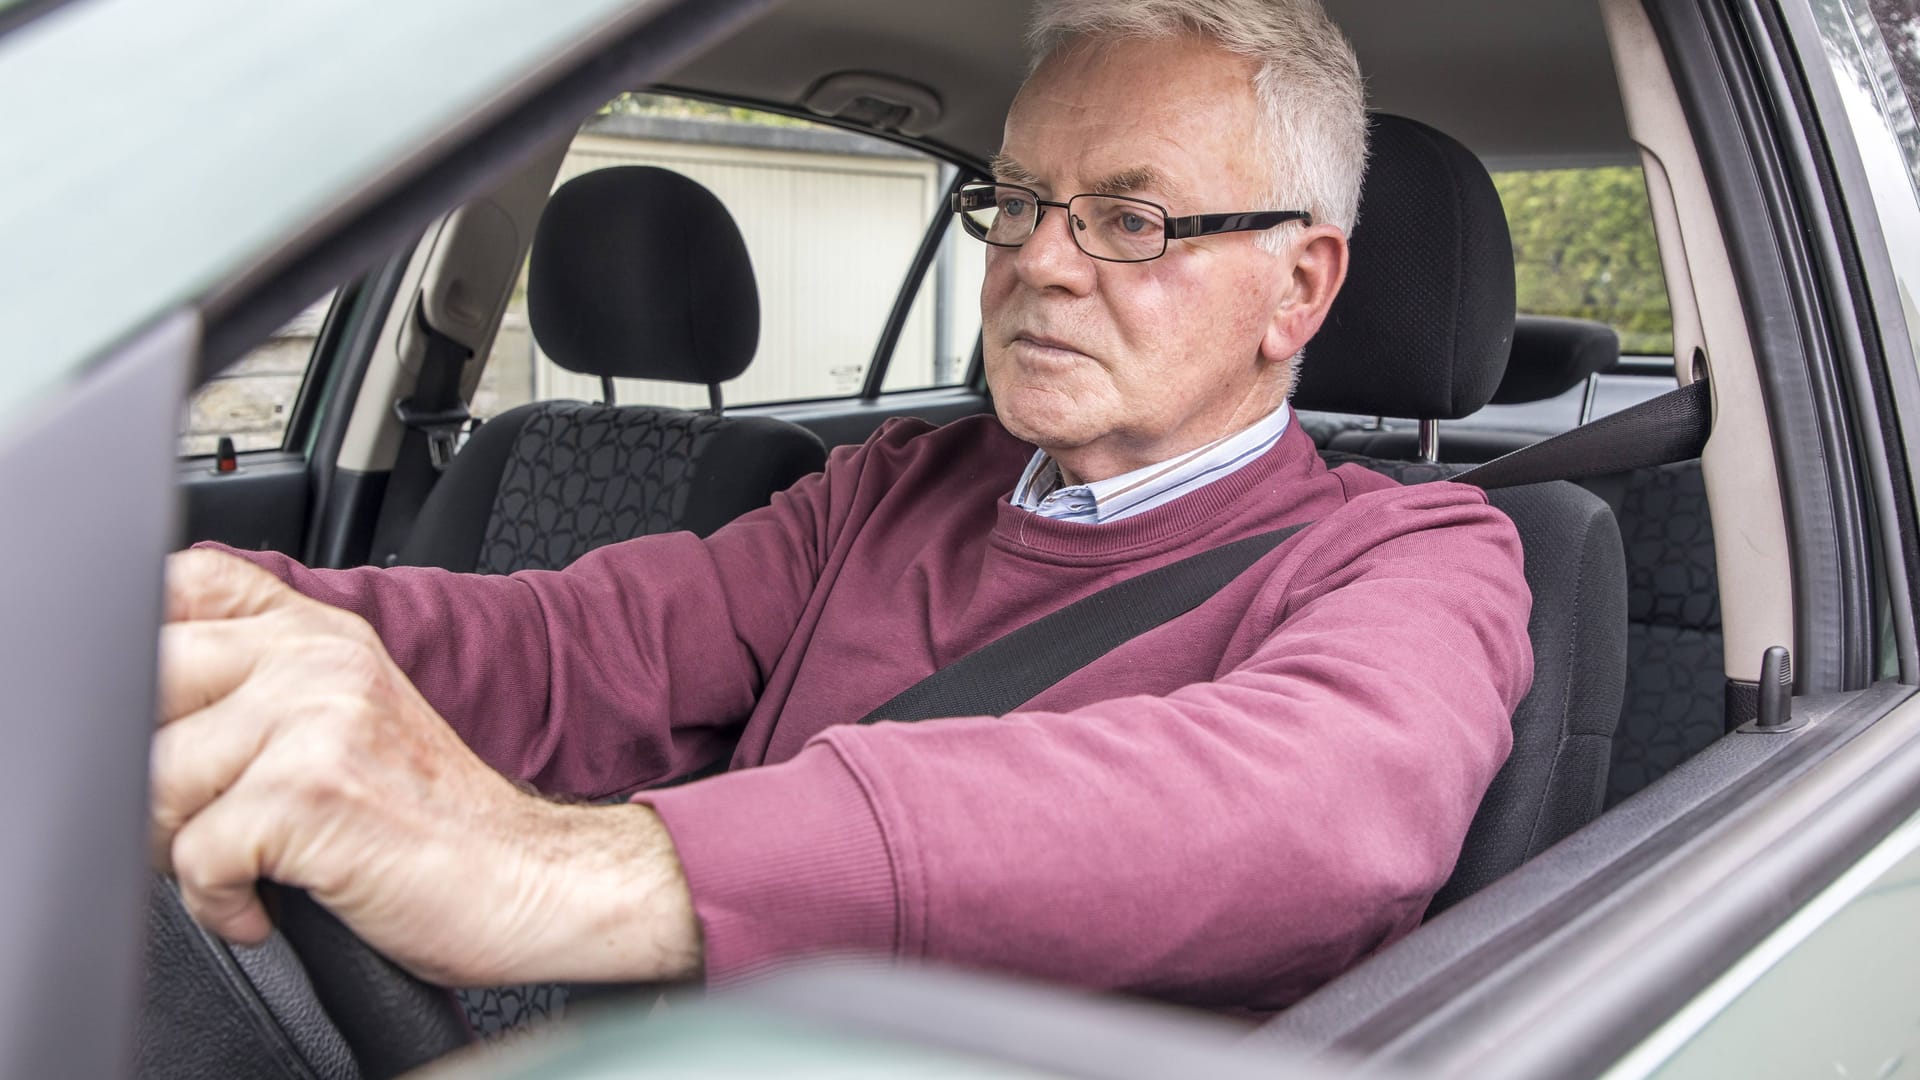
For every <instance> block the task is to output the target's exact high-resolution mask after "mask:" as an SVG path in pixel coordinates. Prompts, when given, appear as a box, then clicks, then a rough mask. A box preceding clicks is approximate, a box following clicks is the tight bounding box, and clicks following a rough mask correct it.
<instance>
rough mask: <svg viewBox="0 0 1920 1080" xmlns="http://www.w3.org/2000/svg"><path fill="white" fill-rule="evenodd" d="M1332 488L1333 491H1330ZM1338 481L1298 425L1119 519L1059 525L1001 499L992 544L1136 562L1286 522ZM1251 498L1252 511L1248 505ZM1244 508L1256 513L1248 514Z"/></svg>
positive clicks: (1072, 558)
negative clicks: (1236, 530)
mask: <svg viewBox="0 0 1920 1080" xmlns="http://www.w3.org/2000/svg"><path fill="white" fill-rule="evenodd" d="M1329 485H1331V488H1330V487H1329ZM1338 487H1339V481H1338V480H1336V479H1334V478H1333V477H1332V476H1331V475H1330V474H1329V473H1328V472H1327V468H1326V466H1325V465H1323V464H1322V463H1321V461H1320V455H1319V453H1318V452H1317V451H1316V450H1315V449H1314V445H1313V439H1312V438H1311V437H1310V436H1308V435H1307V433H1306V431H1305V429H1304V428H1303V427H1302V426H1301V425H1299V424H1292V423H1290V424H1287V425H1286V430H1285V431H1284V432H1282V434H1281V436H1280V439H1279V441H1278V442H1276V443H1274V444H1273V446H1272V447H1271V448H1269V449H1268V450H1267V451H1266V452H1265V453H1264V454H1261V455H1260V456H1259V457H1257V458H1255V459H1254V460H1252V461H1250V462H1248V463H1247V464H1246V465H1244V466H1242V467H1241V468H1239V469H1236V470H1234V471H1233V472H1231V473H1229V474H1227V475H1226V476H1223V477H1221V478H1219V479H1217V480H1215V481H1213V482H1212V483H1209V484H1205V485H1203V486H1201V487H1198V488H1195V489H1193V490H1191V491H1188V492H1187V493H1186V494H1183V495H1180V496H1179V497H1177V498H1175V499H1173V500H1172V501H1170V502H1166V503H1163V504H1161V505H1159V506H1155V507H1153V508H1152V509H1150V510H1145V511H1143V512H1141V513H1138V514H1135V515H1132V516H1130V517H1125V518H1122V519H1121V520H1119V521H1109V522H1085V521H1061V520H1056V519H1053V518H1047V517H1042V516H1040V515H1039V514H1035V513H1033V512H1031V511H1029V510H1024V509H1022V508H1020V507H1019V506H1016V505H1014V504H1013V503H1012V502H1011V501H1009V500H1005V499H1002V500H1001V501H1000V503H999V505H998V507H997V508H996V509H997V514H998V516H997V519H996V521H995V524H994V539H995V542H996V543H1002V544H1005V545H1009V546H1011V547H1014V548H1018V549H1023V550H1026V551H1028V552H1031V553H1036V554H1042V555H1052V556H1056V557H1059V558H1061V559H1064V560H1068V561H1088V560H1091V561H1103V560H1106V559H1111V558H1128V559H1133V558H1139V557H1142V556H1144V555H1146V554H1148V553H1150V552H1151V551H1153V550H1155V549H1161V548H1169V547H1175V546H1178V545H1180V544H1183V543H1187V542H1190V541H1191V540H1192V538H1193V536H1194V535H1195V534H1199V533H1204V532H1206V531H1208V530H1217V529H1221V528H1223V527H1231V526H1232V525H1233V524H1234V523H1236V522H1242V521H1248V520H1250V519H1251V520H1252V521H1253V522H1254V523H1255V524H1256V525H1259V524H1261V523H1265V522H1272V524H1273V527H1278V526H1279V525H1281V524H1285V523H1286V522H1287V521H1288V520H1289V519H1290V518H1291V517H1292V516H1294V515H1296V514H1298V513H1299V512H1300V509H1301V508H1302V507H1304V506H1305V505H1306V504H1308V503H1309V502H1310V501H1312V500H1314V499H1315V497H1316V496H1319V495H1322V494H1325V493H1327V492H1328V491H1330V490H1331V491H1333V492H1334V494H1335V497H1338V491H1337V489H1338ZM1249 500H1253V501H1254V503H1256V504H1258V505H1257V506H1250V505H1249ZM1249 509H1254V510H1256V513H1254V514H1249V513H1248V512H1247V511H1248V510H1249Z"/></svg>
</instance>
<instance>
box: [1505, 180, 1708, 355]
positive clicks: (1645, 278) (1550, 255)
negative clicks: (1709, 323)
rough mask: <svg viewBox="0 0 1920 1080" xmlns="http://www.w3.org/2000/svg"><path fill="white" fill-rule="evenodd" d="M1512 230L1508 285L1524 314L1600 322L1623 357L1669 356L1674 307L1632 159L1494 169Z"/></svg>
mask: <svg viewBox="0 0 1920 1080" xmlns="http://www.w3.org/2000/svg"><path fill="white" fill-rule="evenodd" d="M1493 184H1494V187H1495V188H1497V189H1498V190H1499V192H1500V201H1501V203H1503V204H1504V205H1505V207H1506V211H1507V225H1508V228H1509V229H1510V230H1511V231H1512V233H1513V267H1514V284H1515V287H1516V289H1517V292H1518V297H1517V299H1518V303H1519V309H1520V311H1521V313H1522V314H1527V315H1561V316H1565V317H1568V318H1575V319H1592V320H1594V321H1595V322H1603V323H1606V324H1607V325H1609V326H1611V327H1613V328H1614V330H1615V331H1617V332H1618V333H1619V334H1620V351H1621V353H1622V354H1624V355H1627V356H1672V355H1673V313H1672V312H1671V311H1670V310H1669V309H1668V307H1667V284H1666V279H1665V278H1664V276H1663V275H1662V274H1661V273H1660V250H1659V246H1658V245H1657V244H1656V243H1655V241H1654V236H1653V217H1652V214H1651V213H1650V211H1649V210H1648V208H1647V185H1646V180H1645V178H1644V177H1643V176H1642V174H1641V172H1640V170H1639V169H1638V168H1637V167H1633V166H1607V167H1602V168H1589V169H1529V170H1524V171H1513V172H1496V173H1494V174H1493Z"/></svg>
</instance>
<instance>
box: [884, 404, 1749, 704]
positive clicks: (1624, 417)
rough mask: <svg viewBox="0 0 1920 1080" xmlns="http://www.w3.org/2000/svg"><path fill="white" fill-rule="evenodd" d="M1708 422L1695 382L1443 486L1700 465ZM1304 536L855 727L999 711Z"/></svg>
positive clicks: (1159, 583)
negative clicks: (1696, 461)
mask: <svg viewBox="0 0 1920 1080" xmlns="http://www.w3.org/2000/svg"><path fill="white" fill-rule="evenodd" d="M1712 419H1713V417H1712V398H1711V396H1710V394H1709V392H1708V389H1707V384H1706V382H1705V380H1700V381H1696V382H1693V383H1690V384H1689V385H1687V386H1683V387H1681V388H1680V389H1678V390H1674V391H1670V392H1668V393H1665V394H1662V395H1660V396H1659V397H1657V398H1653V399H1651V400H1648V401H1643V402H1641V403H1640V404H1638V405H1635V406H1632V407H1631V408H1627V409H1622V410H1621V411H1619V412H1617V413H1613V414H1612V415H1610V416H1606V417H1603V418H1602V419H1599V420H1596V421H1594V422H1593V423H1591V424H1583V425H1581V426H1580V427H1577V428H1574V429H1573V430H1572V431H1568V432H1564V433H1562V434H1560V435H1556V436H1554V437H1553V438H1551V439H1546V440H1544V441H1542V442H1538V443H1535V444H1533V445H1532V446H1529V447H1525V448H1523V449H1520V450H1516V451H1514V452H1513V453H1511V454H1508V455H1506V456H1505V457H1500V458H1495V459H1494V460H1492V461H1489V462H1487V463H1486V464H1484V465H1481V466H1479V467H1478V468H1475V469H1471V470H1469V471H1467V472H1464V473H1462V474H1460V475H1459V476H1456V477H1454V478H1453V479H1454V481H1455V482H1456V483H1462V484H1472V485H1474V486H1476V487H1481V488H1500V487H1516V486H1518V485H1521V484H1537V483H1542V482H1545V481H1548V480H1579V479H1584V478H1587V477H1592V476H1601V475H1605V474H1607V473H1615V472H1626V471H1628V470H1631V469H1638V468H1644V467H1647V466H1651V465H1666V464H1670V463H1673V462H1676V461H1689V460H1692V459H1693V458H1696V457H1699V456H1700V450H1701V448H1702V447H1704V446H1705V445H1706V441H1707V435H1708V434H1709V430H1710V428H1711V425H1712ZM1306 527H1307V525H1306V524H1300V525H1289V526H1288V527H1286V528H1284V529H1279V530H1276V531H1274V532H1267V533H1260V534H1259V535H1257V536H1249V537H1246V538H1245V539H1242V540H1236V541H1234V542H1232V543H1230V544H1223V545H1221V546H1220V547H1217V548H1213V549H1211V550H1209V551H1203V552H1201V553H1200V554H1198V555H1191V556H1188V557H1187V558H1185V559H1182V560H1180V561H1179V562H1176V563H1169V564H1168V565H1166V566H1162V567H1159V568H1157V569H1154V570H1149V571H1147V572H1146V573H1144V574H1140V575H1138V576H1137V577H1132V578H1128V579H1127V580H1125V581H1122V582H1120V583H1118V584H1116V585H1109V586H1108V587H1106V588H1105V589H1102V590H1100V591H1099V592H1097V593H1094V594H1093V595H1091V596H1086V597H1082V598H1081V599H1079V600H1076V601H1074V602H1073V603H1071V604H1068V605H1067V606H1066V607H1063V608H1061V609H1060V610H1058V611H1056V612H1054V613H1052V614H1050V615H1045V616H1042V617H1041V618H1039V619H1036V620H1034V621H1033V622H1030V623H1028V624H1027V625H1025V626H1022V627H1020V628H1019V629H1017V630H1011V631H1009V632H1007V633H1005V634H1003V635H1001V636H1000V637H998V638H995V639H994V640H993V641H990V642H988V643H987V644H985V645H983V646H981V647H980V648H978V649H975V650H974V651H973V652H970V653H968V654H967V655H965V656H963V657H961V658H960V659H958V660H955V661H954V662H953V663H951V664H948V665H947V666H946V667H943V668H941V669H940V670H938V671H936V672H934V673H933V674H931V675H928V676H927V677H926V678H924V679H921V680H920V681H919V682H917V683H915V684H913V685H912V686H909V687H907V688H906V689H905V690H902V691H901V692H900V693H899V694H897V695H895V696H894V697H893V699H892V700H890V701H888V702H887V703H886V704H884V705H882V706H880V707H879V708H877V709H875V710H873V711H872V712H870V713H868V714H867V715H866V716H863V717H861V718H860V723H862V724H872V723H877V722H879V721H881V720H895V721H911V720H931V719H934V718H937V717H942V716H1003V715H1005V714H1007V713H1010V712H1012V711H1014V710H1015V709H1018V708H1019V707H1020V706H1022V705H1025V704H1026V703H1027V702H1029V701H1031V700H1033V699H1034V698H1035V697H1037V696H1039V694H1040V692H1041V691H1043V690H1045V689H1047V688H1048V687H1050V686H1052V685H1053V684H1055V683H1057V682H1059V681H1060V680H1061V679H1064V678H1066V677H1067V676H1068V675H1071V674H1073V673H1074V672H1076V671H1079V670H1080V669H1081V668H1083V667H1086V666H1087V665H1088V664H1091V663H1093V662H1094V661H1095V660H1098V659H1099V658H1100V657H1102V656H1105V655H1106V654H1107V653H1109V652H1112V651H1113V650H1114V649H1117V648H1119V647H1120V646H1121V645H1124V644H1126V643H1127V642H1128V641H1131V640H1133V639H1134V638H1136V637H1139V636H1140V635H1141V634H1144V633H1146V632H1147V631H1149V630H1151V629H1153V628H1154V627H1156V626H1159V625H1161V624H1162V623H1166V622H1170V621H1171V620H1173V619H1176V618H1179V617H1180V616H1181V615H1184V614H1186V613H1187V612H1189V611H1192V610H1193V609H1194V608H1197V607H1199V606H1200V605H1201V604H1203V603H1205V602H1206V601H1207V600H1208V598H1210V597H1212V596H1213V595H1214V594H1215V593H1217V592H1219V591H1220V590H1221V589H1223V588H1225V587H1226V585H1227V583H1228V582H1230V581H1232V580H1233V579H1234V578H1236V577H1239V576H1240V574H1241V573H1242V572H1244V571H1245V570H1246V569H1247V568H1248V567H1250V566H1252V565H1253V564H1254V563H1256V562H1258V561H1259V560H1260V558H1261V556H1263V555H1265V554H1267V553H1268V552H1270V551H1272V550H1273V549H1274V548H1276V547H1279V546H1280V544H1281V543H1282V542H1283V541H1285V540H1286V539H1287V538H1288V537H1290V536H1292V535H1293V534H1295V533H1297V532H1299V531H1300V530H1301V529H1304V528H1306Z"/></svg>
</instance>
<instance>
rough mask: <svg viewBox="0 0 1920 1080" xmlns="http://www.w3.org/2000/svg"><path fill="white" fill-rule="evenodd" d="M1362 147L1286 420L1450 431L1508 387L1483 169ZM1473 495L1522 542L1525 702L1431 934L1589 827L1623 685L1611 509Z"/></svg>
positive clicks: (1509, 248)
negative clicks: (1314, 414) (1341, 278)
mask: <svg viewBox="0 0 1920 1080" xmlns="http://www.w3.org/2000/svg"><path fill="white" fill-rule="evenodd" d="M1368 141H1369V147H1370V150H1371V160H1370V164H1369V166H1368V171H1367V179H1366V183H1365V187H1364V189H1363V191H1362V193H1361V198H1360V217H1359V221H1358V222H1357V223H1356V225H1355V227H1354V229H1353V234H1352V236H1351V238H1350V243H1351V258H1350V260H1349V270H1348V274H1347V281H1346V284H1345V286H1344V287H1343V288H1342V290H1341V292H1340V295H1339V297H1338V298H1337V299H1336V300H1335V301H1334V305H1333V308H1332V310H1331V311H1330V312H1329V313H1328V317H1327V321H1326V324H1325V325H1324V326H1323V327H1322V328H1321V331H1320V333H1319V334H1318V335H1316V336H1315V337H1314V339H1313V341H1312V342H1310V343H1309V345H1308V348H1307V360H1306V363H1305V365H1304V367H1303V368H1302V370H1301V375H1300V384H1299V387H1298V389H1297V390H1296V391H1295V393H1294V398H1293V403H1294V406H1295V408H1297V409H1309V410H1316V411H1324V412H1338V413H1356V414H1360V415H1365V416H1382V417H1397V418H1402V419H1410V420H1419V421H1424V422H1427V423H1430V424H1431V423H1434V422H1437V421H1440V420H1457V419H1459V418H1461V417H1464V416H1467V415H1469V414H1471V413H1473V412H1476V411H1478V410H1479V409H1480V408H1481V406H1483V405H1485V404H1486V403H1487V402H1488V401H1489V400H1491V399H1492V397H1493V396H1494V393H1495V391H1496V390H1497V388H1498V387H1499V386H1500V383H1501V380H1502V377H1503V376H1504V374H1505V371H1506V365H1507V358H1508V352H1509V349H1510V348H1511V345H1512V341H1513V331H1514V306H1515V305H1514V271H1513V243H1512V239H1511V237H1510V236H1509V234H1508V231H1507V219H1506V214H1505V211H1504V209H1503V208H1502V206H1501V204H1500V196H1499V193H1498V192H1497V191H1495V190H1494V186H1493V180H1492V178H1491V177H1490V176H1488V175H1487V170H1486V167H1485V166H1483V165H1481V164H1480V161H1479V159H1478V158H1476V157H1475V156H1474V155H1473V153H1472V151H1470V150H1468V149H1467V148H1466V147H1465V146H1462V145H1461V144H1460V143H1458V142H1456V141H1455V140H1453V139H1452V138H1450V137H1448V136H1447V135H1444V134H1442V133H1441V132H1439V131H1437V130H1435V129H1433V128H1431V127H1428V126H1427V125H1425V124H1422V123H1418V122H1416V121H1413V120H1408V119H1405V118H1403V117H1397V116H1390V115H1386V114H1378V113H1377V114H1374V115H1373V116H1372V117H1371V124H1370V132H1369V140H1368ZM1445 450H1446V448H1445V446H1444V444H1443V445H1441V446H1440V451H1441V456H1442V457H1443V458H1444V455H1445ZM1321 456H1322V457H1323V458H1325V459H1327V461H1328V463H1329V464H1341V463H1347V462H1357V463H1359V464H1362V465H1365V466H1366V467H1367V468H1370V469H1373V470H1374V471H1376V472H1381V473H1385V474H1387V475H1389V476H1392V477H1394V478H1395V479H1397V480H1399V481H1401V482H1402V483H1426V482H1431V481H1443V480H1447V479H1449V478H1451V477H1452V476H1455V475H1457V474H1458V473H1460V472H1463V471H1465V470H1464V467H1460V466H1449V465H1442V464H1439V463H1437V462H1425V461H1404V460H1394V459H1391V458H1384V457H1369V456H1364V455H1358V454H1345V453H1340V452H1337V451H1331V450H1323V451H1322V452H1321ZM1487 496H1488V501H1490V502H1491V503H1492V504H1493V505H1494V506H1495V507H1497V508H1499V509H1500V510H1501V511H1503V512H1505V513H1506V515H1507V516H1508V517H1509V518H1511V519H1513V523H1514V526H1515V528H1517V529H1518V530H1519V533H1520V542H1521V547H1522V549H1523V553H1524V561H1525V572H1526V578H1527V585H1528V587H1529V588H1530V589H1531V590H1532V592H1533V611H1532V614H1531V616H1530V617H1529V619H1528V623H1527V633H1528V636H1529V638H1530V639H1531V640H1532V643H1533V656H1534V676H1533V688H1532V689H1531V690H1530V691H1529V692H1528V694H1527V696H1526V697H1525V698H1524V699H1523V700H1522V701H1521V702H1520V706H1519V708H1518V709H1517V710H1515V712H1514V714H1513V750H1512V752H1511V753H1510V754H1509V755H1508V758H1507V762H1506V764H1505V765H1504V766H1503V767H1502V768H1501V770H1500V772H1499V773H1498V774H1497V775H1496V776H1495V777H1494V780H1493V783H1492V785H1491V786H1490V787H1489V788H1488V790H1487V794H1486V797H1485V798H1484V799H1483V800H1482V802H1481V804H1480V809H1479V812H1478V813H1477V814H1476V815H1475V817H1474V820H1473V825H1472V827H1471V828H1470V830H1469V831H1468V833H1467V838H1466V842H1465V845H1464V847H1463V848H1462V849H1461V852H1460V857H1459V860H1458V861H1457V862H1456V864H1455V866H1454V871H1453V875H1452V877H1451V878H1450V879H1449V880H1448V881H1447V883H1446V884H1445V885H1444V886H1443V887H1442V888H1441V890H1440V892H1439V894H1438V895H1437V896H1436V897H1435V898H1434V900H1433V903H1432V904H1431V905H1430V906H1429V907H1428V909H1427V914H1428V916H1429V917H1432V916H1433V915H1435V914H1437V913H1438V912H1440V911H1442V910H1444V909H1445V908H1447V907H1448V906H1450V905H1452V904H1454V903H1457V902H1459V901H1460V900H1461V899H1463V898H1465V897H1466V896H1468V895H1471V894H1472V893H1473V892H1475V891H1477V890H1478V889H1480V888H1481V887H1483V886H1485V885H1487V884H1489V883H1491V882H1492V881H1494V880H1495V879H1497V878H1499V877H1502V876H1504V875H1505V874H1506V873H1508V872H1509V871H1511V870H1513V869H1514V868H1515V867H1518V866H1519V865H1520V864H1521V863H1522V862H1525V861H1526V860H1527V859H1529V858H1531V857H1533V856H1534V855H1537V854H1539V853H1540V852H1541V851H1544V850H1546V849H1547V848H1548V847H1550V846H1552V845H1553V844H1555V843H1557V842H1559V841H1560V840H1561V839H1562V838H1564V837H1566V836H1567V835H1568V834H1569V833H1571V832H1573V831H1574V830H1575V829H1578V828H1579V827H1580V826H1582V825H1584V824H1586V823H1587V822H1588V821H1591V820H1593V818H1594V817H1596V816H1597V815H1598V814H1599V813H1600V810H1601V806H1602V804H1603V802H1604V800H1605V798H1606V791H1607V768H1608V763H1609V761H1610V760H1611V757H1612V751H1613V738H1614V729H1615V727H1616V726H1617V724H1618V722H1619V718H1620V703H1621V698H1622V695H1623V694H1624V688H1625V685H1626V657H1627V617H1626V603H1627V580H1626V560H1625V555H1624V553H1623V550H1622V547H1621V542H1620V530H1619V527H1618V525H1617V524H1616V523H1615V521H1614V516H1613V514H1612V512H1611V511H1610V510H1609V509H1608V507H1607V504H1606V503H1605V502H1604V501H1602V500H1601V499H1600V498H1599V497H1598V496H1595V495H1594V494H1593V493H1592V492H1589V491H1586V490H1584V489H1582V488H1580V487H1578V486H1576V485H1574V484H1571V483H1568V482H1566V481H1562V480H1556V481H1552V482H1549V483H1543V484H1528V485H1525V486H1522V487H1513V488H1503V489H1496V490H1493V491H1489V492H1488V493H1487Z"/></svg>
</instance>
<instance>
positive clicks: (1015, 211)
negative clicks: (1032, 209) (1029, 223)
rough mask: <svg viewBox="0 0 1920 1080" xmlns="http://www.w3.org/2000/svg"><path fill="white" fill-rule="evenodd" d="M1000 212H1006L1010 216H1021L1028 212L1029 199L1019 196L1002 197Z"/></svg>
mask: <svg viewBox="0 0 1920 1080" xmlns="http://www.w3.org/2000/svg"><path fill="white" fill-rule="evenodd" d="M1000 212H1001V213H1003V214H1006V215H1007V216H1008V217H1019V216H1020V215H1022V214H1024V213H1026V212H1027V200H1025V199H1018V198H1015V199H1002V200H1000Z"/></svg>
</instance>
